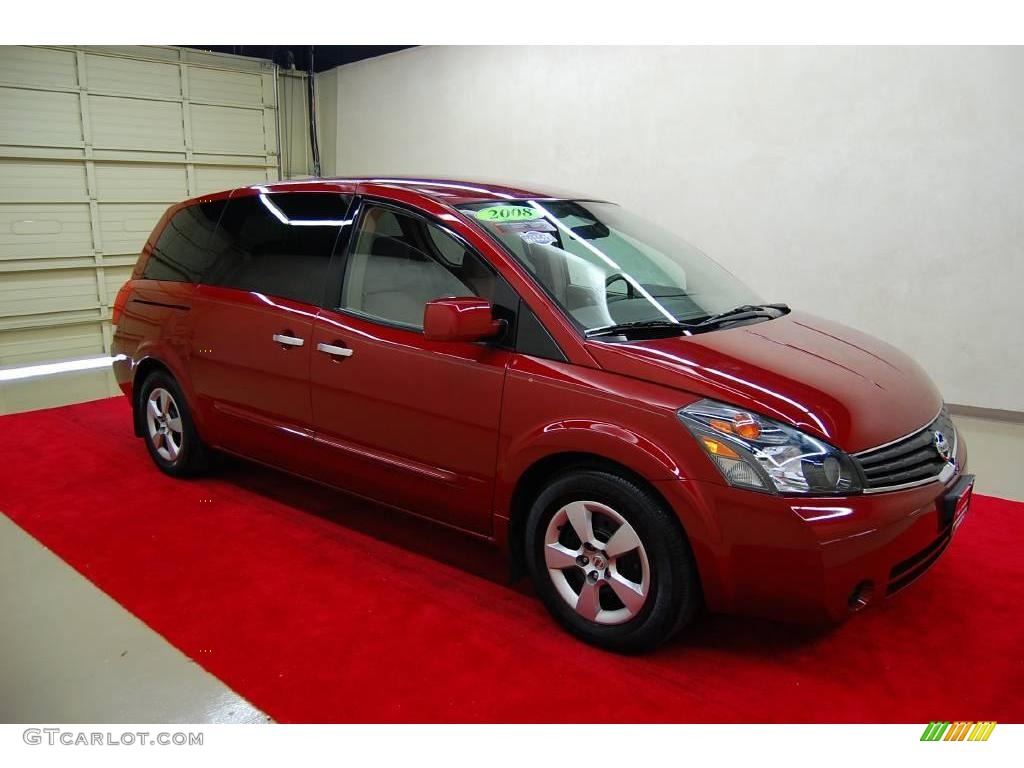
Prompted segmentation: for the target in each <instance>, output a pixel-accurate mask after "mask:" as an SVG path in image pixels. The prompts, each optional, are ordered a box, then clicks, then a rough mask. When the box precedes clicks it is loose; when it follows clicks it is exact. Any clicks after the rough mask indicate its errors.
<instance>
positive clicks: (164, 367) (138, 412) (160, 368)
mask: <svg viewBox="0 0 1024 768" xmlns="http://www.w3.org/2000/svg"><path fill="white" fill-rule="evenodd" d="M156 372H163V373H166V374H167V375H168V376H170V377H171V378H172V379H174V381H175V382H177V384H178V387H180V388H181V392H182V394H183V395H184V396H185V405H187V406H188V408H189V413H190V414H191V416H192V421H193V423H194V424H195V426H196V430H197V431H198V430H200V429H201V424H200V414H199V413H198V411H197V409H196V407H195V401H194V398H193V396H192V392H191V390H190V389H189V386H188V381H187V380H185V379H184V378H183V377H182V376H181V375H179V374H178V373H177V372H176V371H175V370H174V367H173V366H172V365H171V364H170V363H168V362H167V361H166V360H164V359H163V358H160V357H156V356H154V355H147V356H146V357H143V358H141V359H140V360H139V361H138V362H136V363H135V366H134V370H133V371H132V426H133V429H134V431H135V436H136V437H143V436H144V434H145V430H144V425H143V423H142V383H143V382H144V381H145V380H146V379H147V378H148V377H149V376H151V375H152V374H154V373H156Z"/></svg>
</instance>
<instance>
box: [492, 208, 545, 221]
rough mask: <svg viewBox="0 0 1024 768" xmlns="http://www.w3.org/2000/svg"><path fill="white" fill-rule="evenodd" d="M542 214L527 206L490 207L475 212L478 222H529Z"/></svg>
mask: <svg viewBox="0 0 1024 768" xmlns="http://www.w3.org/2000/svg"><path fill="white" fill-rule="evenodd" d="M542 215H543V214H541V212H540V211H538V210H537V209H536V208H531V207H529V206H528V205H492V206H489V207H487V208H481V209H480V210H479V211H477V212H476V217H477V218H478V219H480V221H530V220H532V219H539V218H541V216H542Z"/></svg>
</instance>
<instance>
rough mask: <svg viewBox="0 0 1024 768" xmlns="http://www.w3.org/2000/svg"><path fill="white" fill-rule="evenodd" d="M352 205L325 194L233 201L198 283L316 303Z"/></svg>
mask: <svg viewBox="0 0 1024 768" xmlns="http://www.w3.org/2000/svg"><path fill="white" fill-rule="evenodd" d="M351 202H352V200H351V197H350V196H348V195H339V194H335V193H324V192H301V193H282V194H277V195H274V194H261V195H254V196H247V197H237V198H234V199H232V200H231V201H230V202H229V203H228V206H227V210H225V211H224V215H223V216H222V217H221V220H220V226H219V227H218V228H217V231H216V234H215V235H214V237H213V239H212V242H211V248H213V249H214V250H216V251H217V253H218V258H217V261H216V264H215V265H214V266H213V268H212V269H211V270H210V271H209V272H208V273H207V274H206V276H205V277H204V279H203V282H204V283H206V284H208V285H218V286H222V287H224V288H235V289H238V290H241V291H252V292H256V293H262V294H266V295H267V296H278V297H282V298H287V299H294V300H295V301H302V302H305V303H307V304H320V303H321V301H322V300H323V296H324V285H325V283H326V279H327V266H328V264H329V262H330V259H331V254H332V253H333V252H334V248H335V245H336V243H337V241H338V237H339V235H340V234H341V233H342V232H343V231H344V230H345V228H346V227H348V225H349V222H348V221H347V220H346V219H345V215H346V214H347V213H348V208H349V204H350V203H351Z"/></svg>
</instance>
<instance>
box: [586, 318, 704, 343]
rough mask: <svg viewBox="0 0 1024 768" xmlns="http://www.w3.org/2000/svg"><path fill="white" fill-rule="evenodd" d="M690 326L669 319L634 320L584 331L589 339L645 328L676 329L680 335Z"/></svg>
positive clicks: (643, 329) (619, 334) (644, 329)
mask: <svg viewBox="0 0 1024 768" xmlns="http://www.w3.org/2000/svg"><path fill="white" fill-rule="evenodd" d="M691 327H692V326H690V325H688V324H687V323H677V322H673V321H671V320H636V321H634V322H632V323H616V324H615V325H604V326H601V327H600V328H591V329H590V330H589V331H587V332H586V337H587V338H588V339H591V338H593V337H595V336H621V335H624V334H627V333H629V332H630V331H638V330H642V331H646V330H654V331H658V330H667V331H678V332H679V334H680V335H682V334H683V333H685V332H687V331H689V330H690V328H691Z"/></svg>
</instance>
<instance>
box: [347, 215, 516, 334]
mask: <svg viewBox="0 0 1024 768" xmlns="http://www.w3.org/2000/svg"><path fill="white" fill-rule="evenodd" d="M498 289H499V281H498V278H497V276H496V275H495V273H494V272H493V271H492V270H491V269H490V268H489V267H488V266H487V265H486V264H484V262H483V261H482V260H481V259H480V257H479V256H477V255H476V254H475V253H474V252H473V251H470V250H467V249H466V247H465V246H464V245H462V244H461V243H460V242H459V241H458V240H457V239H455V238H454V237H452V236H451V235H449V234H448V233H447V232H445V231H444V230H443V229H441V228H440V227H438V226H435V225H434V224H431V223H429V222H427V221H425V220H423V219H420V218H419V217H417V216H409V215H406V214H403V213H400V212H397V211H394V210H391V209H390V208H378V207H373V208H369V209H368V210H367V212H366V214H365V215H364V216H363V217H362V220H361V222H360V226H359V233H358V235H357V237H356V242H355V245H354V246H353V248H352V251H351V253H350V254H349V258H348V264H347V265H346V270H345V278H344V285H343V288H342V297H341V308H342V309H348V310H352V311H355V312H359V313H360V314H363V315H369V316H370V317H373V318H379V319H381V320H386V321H388V322H392V323H399V324H401V325H407V326H411V327H414V328H422V327H423V310H424V307H425V305H426V303H427V302H428V301H431V300H432V299H438V298H441V297H442V296H481V297H483V298H485V299H487V300H488V301H490V302H491V303H496V301H495V294H496V292H497V291H498Z"/></svg>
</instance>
